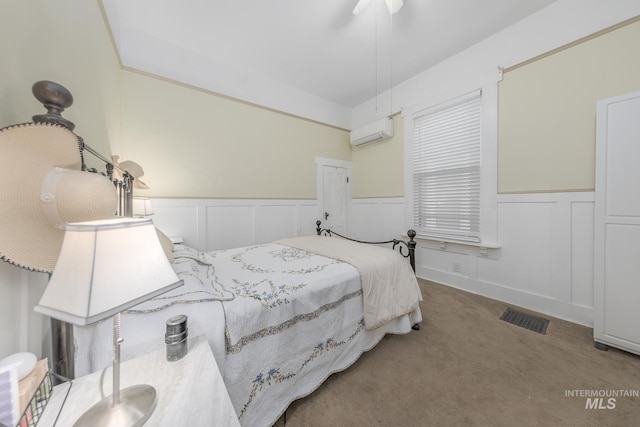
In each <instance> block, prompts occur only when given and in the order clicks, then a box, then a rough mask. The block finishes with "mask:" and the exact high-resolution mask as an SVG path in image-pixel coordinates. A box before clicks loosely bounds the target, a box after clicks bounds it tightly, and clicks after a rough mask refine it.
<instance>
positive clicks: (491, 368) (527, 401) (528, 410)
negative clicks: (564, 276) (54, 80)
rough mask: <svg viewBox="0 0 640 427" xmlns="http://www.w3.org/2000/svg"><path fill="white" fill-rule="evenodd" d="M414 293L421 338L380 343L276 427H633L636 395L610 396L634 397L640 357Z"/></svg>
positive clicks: (461, 295)
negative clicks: (418, 299) (418, 298)
mask: <svg viewBox="0 0 640 427" xmlns="http://www.w3.org/2000/svg"><path fill="white" fill-rule="evenodd" d="M420 286H421V287H422V292H423V296H424V300H425V301H424V302H423V305H422V307H421V309H422V314H423V318H424V321H423V324H422V330H420V331H417V332H412V333H410V334H408V335H402V336H387V337H385V338H384V339H383V340H382V342H381V343H380V344H379V345H378V346H377V347H375V348H374V349H373V350H371V351H370V352H367V353H365V354H363V355H362V357H361V358H360V359H359V360H358V361H357V362H356V363H355V364H354V365H353V366H351V367H350V368H349V369H347V370H346V371H343V372H340V373H337V374H334V375H332V376H331V377H330V378H329V379H328V380H327V381H326V382H325V383H324V384H323V385H322V386H320V388H318V389H317V390H316V391H315V392H314V393H312V394H311V395H309V396H307V397H306V398H304V399H300V400H297V401H295V402H294V403H293V404H292V405H291V406H290V407H289V409H288V410H287V411H286V414H285V415H283V416H282V417H281V418H280V420H278V422H277V423H276V426H278V427H283V426H286V427H299V426H347V425H348V426H374V425H377V426H491V427H498V426H509V427H511V426H580V427H585V426H638V425H640V396H631V397H629V396H620V395H618V396H617V397H614V396H612V394H613V393H619V394H620V393H622V394H632V395H633V394H640V356H637V355H633V354H630V353H626V352H624V351H621V350H617V349H613V348H611V349H610V350H609V351H600V350H597V349H595V348H594V346H593V336H592V330H591V329H590V328H586V327H583V326H579V325H576V324H573V323H569V322H565V321H562V320H559V319H555V318H550V317H548V316H544V315H540V314H537V313H532V314H534V315H537V316H540V317H544V318H546V319H549V320H550V322H549V326H548V328H547V331H546V334H545V335H542V334H539V333H536V332H532V331H529V330H527V329H524V328H522V327H519V326H515V325H512V324H510V323H507V322H505V321H502V320H500V316H501V315H502V314H503V313H504V311H505V310H506V309H507V308H508V307H510V308H515V309H518V307H513V306H510V305H507V304H505V303H502V302H498V301H494V300H491V299H488V298H484V297H480V296H477V295H473V294H470V293H467V292H463V291H459V290H456V289H454V288H451V287H448V286H443V285H439V284H436V283H433V282H428V281H425V280H420ZM521 311H525V312H527V311H526V310H521ZM639 327H640V326H639ZM592 393H596V394H601V393H602V394H605V395H607V394H608V396H604V397H603V401H602V402H601V404H599V403H600V402H599V401H595V400H593V399H591V400H589V397H588V396H586V394H592ZM610 398H613V399H614V401H609V399H610ZM588 405H595V407H593V408H587V406H588ZM598 406H599V407H600V408H602V409H598ZM607 406H609V408H608V409H607Z"/></svg>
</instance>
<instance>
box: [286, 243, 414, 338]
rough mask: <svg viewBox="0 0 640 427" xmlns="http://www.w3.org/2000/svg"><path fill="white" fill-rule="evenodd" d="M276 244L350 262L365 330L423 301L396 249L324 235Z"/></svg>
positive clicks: (410, 309)
mask: <svg viewBox="0 0 640 427" xmlns="http://www.w3.org/2000/svg"><path fill="white" fill-rule="evenodd" d="M277 243H281V244H284V245H288V246H292V247H294V248H298V249H302V250H305V251H308V252H311V253H315V254H318V255H323V256H326V257H331V258H335V259H338V260H341V261H344V262H347V263H349V264H351V265H353V266H354V267H355V268H356V269H357V270H358V272H359V273H360V280H361V283H362V298H363V303H364V323H365V325H366V328H367V329H375V328H378V327H380V326H382V325H384V324H385V323H387V322H388V321H390V320H392V319H395V318H397V317H400V316H402V315H404V314H407V313H411V312H412V311H414V310H415V309H416V308H418V304H419V301H422V294H421V292H420V287H419V286H418V281H417V279H416V275H415V273H414V272H413V270H412V268H411V265H410V264H409V263H408V262H407V260H406V259H405V258H404V257H403V256H402V255H400V253H398V252H397V251H392V250H389V249H387V248H382V247H379V246H373V245H363V244H361V243H356V242H352V241H349V240H345V239H339V238H327V237H325V236H303V237H294V238H291V239H283V240H278V241H277Z"/></svg>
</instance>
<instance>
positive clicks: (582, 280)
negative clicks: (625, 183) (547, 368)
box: [417, 192, 594, 326]
mask: <svg viewBox="0 0 640 427" xmlns="http://www.w3.org/2000/svg"><path fill="white" fill-rule="evenodd" d="M593 209H594V195H593V193H592V192H584V193H583V192H580V193H549V194H522V195H515V194H513V195H500V196H498V244H499V248H497V249H489V250H488V251H485V252H483V251H481V250H480V248H477V247H473V246H465V245H454V244H446V245H444V246H442V247H440V246H439V245H438V244H437V242H429V241H424V240H420V241H419V245H418V246H419V249H418V254H417V265H418V269H417V270H418V275H419V276H421V277H425V278H427V279H430V280H434V281H437V282H440V283H444V284H447V285H451V286H454V287H457V288H460V289H464V290H467V291H469V292H473V293H477V294H480V295H485V296H488V297H490V298H494V299H497V300H501V301H505V302H507V303H509V304H514V305H518V306H521V307H524V308H528V309H531V310H536V311H539V312H541V313H546V314H549V315H551V316H555V317H559V318H563V319H566V320H570V321H573V322H576V323H580V324H584V325H587V326H592V325H593V249H594V248H593V214H594V212H593Z"/></svg>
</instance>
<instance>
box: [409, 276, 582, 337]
mask: <svg viewBox="0 0 640 427" xmlns="http://www.w3.org/2000/svg"><path fill="white" fill-rule="evenodd" d="M416 275H417V276H418V277H420V278H423V279H426V280H430V281H433V282H436V283H440V284H443V285H446V286H451V287H453V288H456V289H460V290H463V291H465V292H470V293H473V294H477V295H481V296H484V297H487V298H491V299H495V300H497V301H502V302H504V303H507V304H513V305H515V306H518V307H522V308H525V309H527V310H532V311H535V312H538V313H541V314H543V315H548V316H553V317H556V318H558V319H562V320H566V321H569V322H572V323H577V324H579V325H583V326H587V327H590V328H592V327H593V308H592V307H585V306H581V305H575V304H569V303H566V302H563V301H559V300H556V299H553V298H550V297H548V296H544V295H538V294H534V293H531V292H525V291H522V290H520V289H514V288H509V287H508V286H504V285H500V284H496V283H491V282H487V281H482V280H472V279H469V278H468V277H464V276H461V275H456V274H450V273H446V272H442V271H439V270H434V269H428V268H424V267H419V266H418V267H417V271H416Z"/></svg>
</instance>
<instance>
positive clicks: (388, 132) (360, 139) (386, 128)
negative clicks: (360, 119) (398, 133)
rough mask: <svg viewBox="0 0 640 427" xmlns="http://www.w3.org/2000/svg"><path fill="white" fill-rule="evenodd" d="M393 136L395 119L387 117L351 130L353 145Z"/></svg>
mask: <svg viewBox="0 0 640 427" xmlns="http://www.w3.org/2000/svg"><path fill="white" fill-rule="evenodd" d="M392 136H393V120H392V119H390V118H388V117H386V118H384V119H382V120H376V121H375V122H373V123H369V124H368V125H365V126H362V127H361V128H358V129H354V130H352V131H351V145H353V146H358V145H362V144H368V143H370V142H378V141H384V140H385V139H389V138H391V137H392Z"/></svg>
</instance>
